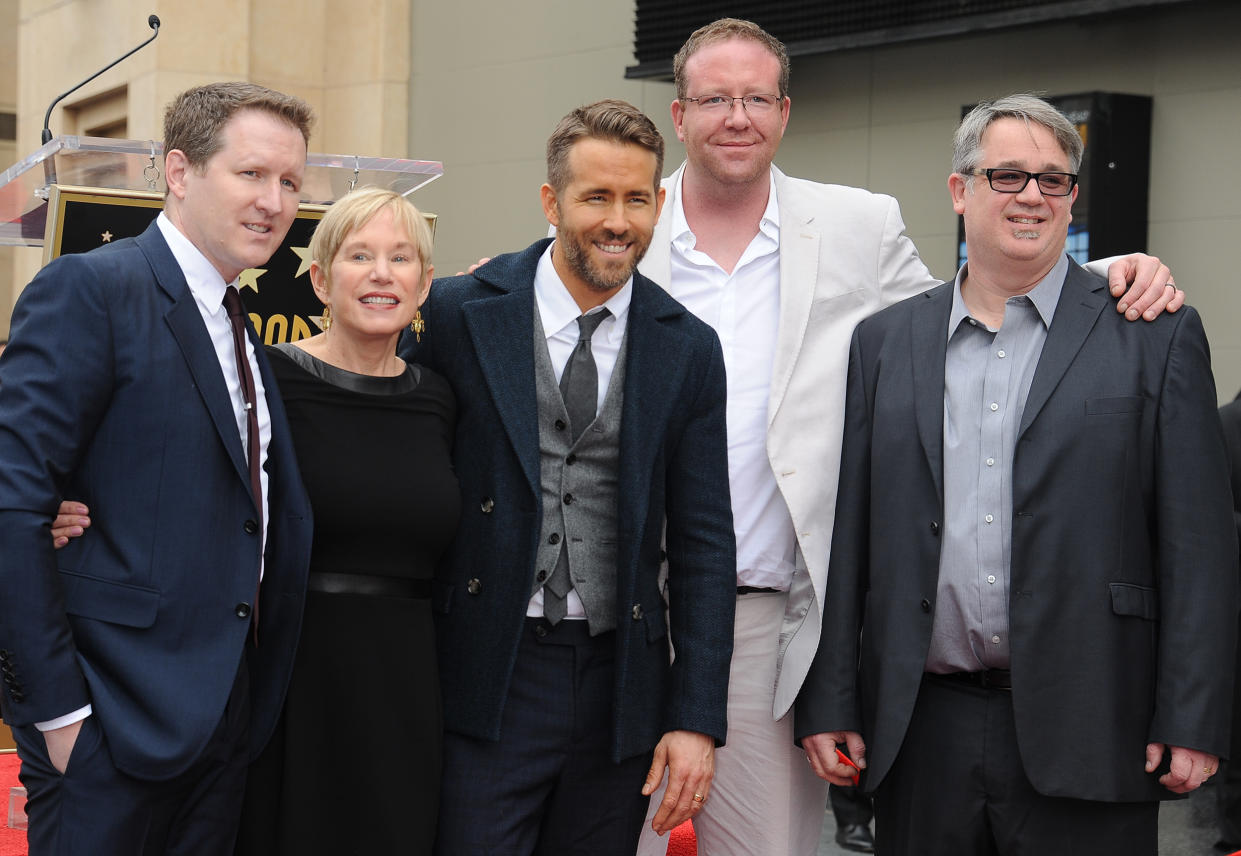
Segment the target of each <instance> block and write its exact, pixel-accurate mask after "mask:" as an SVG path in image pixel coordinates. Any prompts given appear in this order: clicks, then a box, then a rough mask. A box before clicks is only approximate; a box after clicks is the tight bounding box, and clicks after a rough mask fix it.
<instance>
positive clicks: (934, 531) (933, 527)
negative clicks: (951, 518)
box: [931, 520, 939, 538]
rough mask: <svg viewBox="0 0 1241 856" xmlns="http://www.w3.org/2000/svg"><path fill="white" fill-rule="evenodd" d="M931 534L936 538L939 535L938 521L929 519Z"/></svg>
mask: <svg viewBox="0 0 1241 856" xmlns="http://www.w3.org/2000/svg"><path fill="white" fill-rule="evenodd" d="M931 534H932V535H934V536H935V537H936V538H938V537H939V523H938V522H936V521H934V520H932V521H931Z"/></svg>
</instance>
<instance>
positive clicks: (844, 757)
mask: <svg viewBox="0 0 1241 856" xmlns="http://www.w3.org/2000/svg"><path fill="white" fill-rule="evenodd" d="M836 757H837V758H839V759H840V761H841V763H842V764H846V765H848V766H850V767H852V768H853V769H854V770H857V772H855V773H854V774H853V784H855V785H856V784H857V783H858V779H860V778H861V776H862V771H861V770H858V765H857V764H854V763H853V759H852V758H850V757H849V756H848V755H846V754H845V753H844V752H841V751H840V750H839V749H837V750H836Z"/></svg>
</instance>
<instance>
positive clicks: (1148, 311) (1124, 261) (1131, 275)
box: [1107, 253, 1185, 321]
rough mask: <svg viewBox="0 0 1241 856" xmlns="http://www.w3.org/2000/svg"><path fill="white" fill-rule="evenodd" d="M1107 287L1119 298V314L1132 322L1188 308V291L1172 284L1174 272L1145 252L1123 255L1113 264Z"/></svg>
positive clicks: (1117, 309)
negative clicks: (1122, 314)
mask: <svg viewBox="0 0 1241 856" xmlns="http://www.w3.org/2000/svg"><path fill="white" fill-rule="evenodd" d="M1107 284H1108V288H1109V290H1110V291H1111V292H1112V297H1119V298H1120V301H1119V302H1118V303H1117V304H1116V311H1117V312H1122V313H1124V316H1125V318H1127V319H1128V320H1130V321H1136V320H1138V318H1144V319H1146V320H1147V321H1154V320H1155V319H1156V318H1158V317H1159V313H1161V312H1175V311H1176V310H1178V309H1180V308H1181V307H1182V306H1184V305H1185V292H1183V291H1181V290H1180V289H1179V288H1177V287H1176V285H1175V284H1174V283H1173V282H1172V271H1170V270H1169V269H1168V266H1167V265H1165V264H1164V263H1163V262H1161V261H1159V259H1157V258H1155V257H1154V256H1148V255H1146V254H1145V253H1133V254H1132V255H1128V256H1121V257H1120V258H1118V259H1117V260H1116V261H1114V262H1112V264H1111V265H1110V266H1109V267H1108V269H1107ZM1126 288H1127V289H1128V291H1126Z"/></svg>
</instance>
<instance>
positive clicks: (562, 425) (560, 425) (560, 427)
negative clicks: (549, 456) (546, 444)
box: [553, 419, 568, 431]
mask: <svg viewBox="0 0 1241 856" xmlns="http://www.w3.org/2000/svg"><path fill="white" fill-rule="evenodd" d="M553 424H554V425H555V426H556V430H557V431H563V430H564V429H565V428H566V427H568V426H566V425H565V421H564V420H563V419H557V420H556V421H555V423H553Z"/></svg>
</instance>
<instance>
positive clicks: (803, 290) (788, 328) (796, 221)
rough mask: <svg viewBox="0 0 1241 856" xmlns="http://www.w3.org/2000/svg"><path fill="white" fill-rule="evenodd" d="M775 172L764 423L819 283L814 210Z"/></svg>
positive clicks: (776, 408) (775, 408)
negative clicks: (775, 325) (772, 331)
mask: <svg viewBox="0 0 1241 856" xmlns="http://www.w3.org/2000/svg"><path fill="white" fill-rule="evenodd" d="M771 169H772V174H773V175H774V176H775V187H776V204H777V205H778V206H779V208H780V327H779V331H778V332H777V334H776V355H775V360H774V361H773V365H772V369H771V392H770V394H769V397H768V402H767V420H768V422H767V427H768V429H770V428H771V422H772V420H774V419H775V416H776V414H777V413H779V412H780V405H781V404H782V403H783V401H784V395H785V393H786V392H787V391H788V388H789V381H790V379H791V378H792V376H793V368H794V366H796V365H797V358H798V356H799V355H800V354H801V347H802V343H803V342H804V341H805V337H806V326H807V325H808V324H809V322H810V307H811V306H812V305H813V304H814V296H815V292H816V290H817V289H818V286H819V281H818V280H819V253H820V249H821V246H820V245H821V244H822V239H823V235H822V233H821V231H820V229H819V224H818V223H816V222H815V214H814V212H808V211H803V210H802V208H801V206H800V204H799V201H800V200H799V199H798V195H797V192H796V189H795V188H794V187H793V186H792V185H791V184H790V182H789V180H788V179H787V178H786V177H785V175H784V173H782V172H780V170H778V169H776V168H775V167H774V166H773V167H772V168H771Z"/></svg>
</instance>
